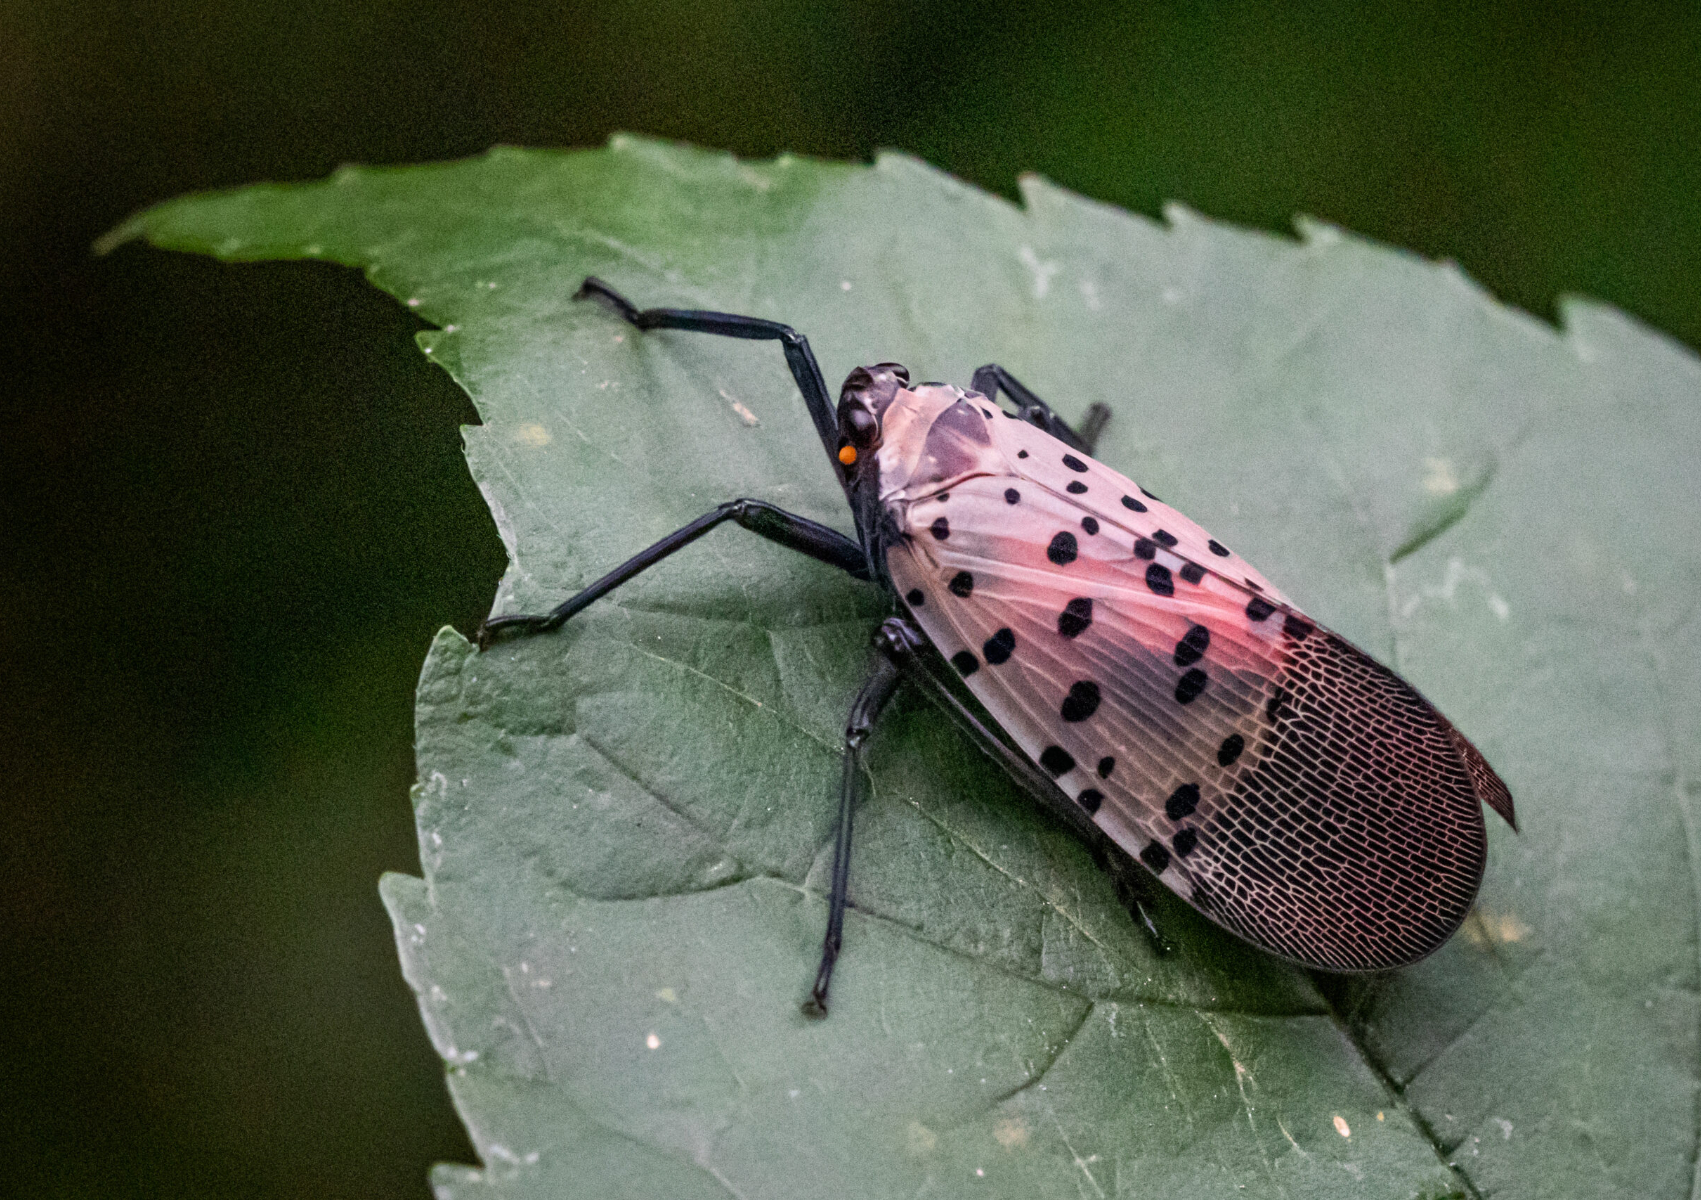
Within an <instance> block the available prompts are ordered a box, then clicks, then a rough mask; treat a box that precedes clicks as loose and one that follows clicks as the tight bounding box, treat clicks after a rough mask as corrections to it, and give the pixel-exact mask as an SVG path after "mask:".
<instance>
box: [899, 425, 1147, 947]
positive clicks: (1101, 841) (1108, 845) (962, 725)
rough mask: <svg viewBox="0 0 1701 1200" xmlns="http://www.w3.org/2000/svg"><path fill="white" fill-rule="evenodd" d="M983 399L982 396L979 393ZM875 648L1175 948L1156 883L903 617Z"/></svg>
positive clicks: (1140, 920)
mask: <svg viewBox="0 0 1701 1200" xmlns="http://www.w3.org/2000/svg"><path fill="white" fill-rule="evenodd" d="M983 394H984V393H983ZM874 644H875V645H876V646H878V647H879V648H880V649H881V651H882V652H883V653H884V654H885V655H886V656H887V657H888V658H890V659H892V660H893V661H894V662H896V663H897V664H898V666H899V668H900V669H901V670H902V671H903V673H904V678H905V679H907V680H908V681H909V682H911V683H913V684H914V685H915V686H916V687H917V688H919V689H920V690H921V691H922V692H923V693H924V694H926V696H927V698H928V699H929V700H931V701H933V703H934V704H935V705H937V706H938V707H939V708H940V709H942V710H943V711H944V713H945V715H946V716H948V717H949V718H951V722H952V724H954V725H956V726H957V728H958V729H960V730H962V731H963V732H964V733H965V734H967V735H968V737H969V740H970V741H972V742H974V744H975V745H976V746H977V747H978V748H979V749H980V751H981V753H983V754H985V755H986V756H987V757H988V758H990V759H991V760H992V761H993V762H994V763H995V764H996V765H997V766H998V767H999V768H1001V769H1002V770H1003V771H1004V773H1005V774H1006V775H1008V776H1009V777H1010V780H1011V782H1013V783H1015V784H1016V786H1017V787H1019V788H1021V789H1022V790H1023V791H1024V792H1026V793H1028V795H1030V796H1032V797H1033V798H1034V799H1035V800H1037V801H1039V802H1040V803H1041V804H1042V805H1044V806H1045V807H1046V808H1047V809H1049V810H1050V811H1051V813H1052V814H1053V815H1054V816H1056V817H1057V818H1058V819H1059V820H1061V821H1062V822H1063V823H1064V824H1065V825H1067V826H1068V827H1069V828H1070V830H1071V831H1073V832H1074V834H1075V835H1076V836H1077V837H1079V838H1080V839H1081V841H1082V842H1084V843H1085V844H1086V847H1087V850H1088V852H1089V853H1091V854H1092V856H1093V861H1094V862H1095V863H1097V864H1098V866H1099V868H1100V869H1101V870H1103V871H1105V872H1106V873H1107V874H1109V875H1110V877H1111V880H1112V882H1113V883H1114V884H1115V886H1116V894H1117V898H1118V899H1120V900H1121V901H1122V903H1123V905H1124V907H1126V908H1127V909H1128V911H1129V912H1130V913H1131V914H1132V915H1133V916H1134V919H1135V921H1136V922H1137V923H1138V924H1139V926H1140V929H1141V932H1143V933H1144V934H1145V935H1146V940H1147V941H1148V942H1149V943H1150V944H1151V947H1152V952H1153V953H1154V954H1156V955H1157V956H1158V957H1159V958H1164V957H1167V956H1168V955H1169V954H1171V953H1172V951H1173V947H1172V946H1171V945H1170V942H1169V939H1168V938H1166V937H1165V936H1164V934H1163V932H1162V931H1161V930H1160V929H1159V928H1158V926H1157V923H1156V922H1155V921H1154V920H1153V919H1152V912H1153V908H1154V904H1155V901H1156V900H1157V897H1158V887H1159V885H1158V884H1157V882H1156V880H1154V879H1153V877H1152V875H1151V873H1150V872H1149V871H1147V870H1146V869H1145V868H1144V867H1142V866H1141V865H1140V864H1138V863H1136V862H1135V861H1134V859H1133V858H1132V857H1130V856H1129V855H1128V854H1127V852H1125V851H1124V850H1123V849H1122V848H1121V847H1120V846H1118V845H1117V844H1116V843H1115V842H1113V841H1111V839H1110V837H1109V836H1108V835H1107V834H1106V833H1105V832H1104V830H1102V829H1100V828H1099V827H1098V825H1097V824H1095V823H1094V822H1093V819H1092V818H1091V817H1090V816H1088V815H1087V813H1086V811H1085V810H1084V809H1083V808H1082V807H1081V806H1080V805H1079V804H1077V803H1075V801H1074V800H1071V799H1070V798H1069V796H1068V795H1067V794H1066V793H1065V792H1064V791H1063V789H1062V788H1060V787H1058V786H1057V784H1056V783H1055V782H1054V781H1053V780H1052V778H1051V777H1050V776H1049V775H1047V774H1046V773H1045V772H1043V771H1041V770H1040V768H1039V767H1037V766H1035V765H1034V764H1033V762H1031V761H1030V760H1029V759H1028V757H1027V756H1026V755H1024V754H1022V753H1021V752H1020V751H1019V750H1017V749H1016V748H1015V747H1014V746H1012V745H1011V744H1010V743H1009V742H1008V741H1006V740H1005V739H1004V738H1002V737H999V736H998V734H997V733H995V732H993V730H992V728H991V727H989V726H988V725H987V723H986V722H984V721H983V720H981V718H980V715H979V714H978V713H976V712H975V710H974V709H973V708H971V707H970V706H969V705H968V704H967V703H966V702H965V701H964V700H963V699H962V698H961V697H960V696H958V695H957V692H956V689H955V686H954V680H953V678H952V675H951V673H950V669H949V668H948V667H947V666H946V665H945V663H944V661H943V659H941V658H940V656H939V654H938V653H937V652H936V651H934V650H932V649H931V647H930V645H929V643H928V641H927V638H926V636H925V635H924V634H923V633H922V632H921V631H920V630H919V629H917V628H916V627H915V626H914V625H912V624H911V623H910V622H909V621H907V620H905V619H904V618H903V617H890V618H888V619H887V620H886V621H885V623H884V624H882V625H881V627H880V631H879V632H878V633H877V634H876V635H875V638H874Z"/></svg>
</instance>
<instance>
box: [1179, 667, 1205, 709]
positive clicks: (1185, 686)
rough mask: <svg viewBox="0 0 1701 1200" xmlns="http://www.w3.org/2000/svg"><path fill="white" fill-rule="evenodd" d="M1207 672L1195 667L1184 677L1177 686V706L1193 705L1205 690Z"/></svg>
mask: <svg viewBox="0 0 1701 1200" xmlns="http://www.w3.org/2000/svg"><path fill="white" fill-rule="evenodd" d="M1206 682H1207V680H1206V676H1205V672H1203V671H1201V670H1200V669H1199V668H1198V667H1194V668H1193V669H1192V670H1191V671H1189V672H1187V674H1185V675H1183V676H1182V677H1181V679H1180V680H1179V681H1177V683H1176V685H1175V702H1176V703H1177V704H1192V703H1193V702H1194V701H1195V700H1197V699H1198V698H1199V697H1200V695H1201V694H1202V693H1203V692H1204V690H1205V684H1206Z"/></svg>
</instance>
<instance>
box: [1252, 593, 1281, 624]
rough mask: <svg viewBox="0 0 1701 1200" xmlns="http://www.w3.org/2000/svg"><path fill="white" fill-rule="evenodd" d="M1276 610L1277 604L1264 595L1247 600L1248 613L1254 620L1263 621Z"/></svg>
mask: <svg viewBox="0 0 1701 1200" xmlns="http://www.w3.org/2000/svg"><path fill="white" fill-rule="evenodd" d="M1275 611H1276V606H1275V605H1274V604H1271V603H1270V602H1269V601H1268V600H1266V599H1264V597H1262V596H1254V597H1252V599H1250V600H1248V601H1247V602H1246V615H1247V616H1249V617H1251V618H1252V619H1253V620H1254V621H1262V620H1264V619H1265V618H1266V617H1268V616H1269V615H1270V614H1271V613H1273V612H1275Z"/></svg>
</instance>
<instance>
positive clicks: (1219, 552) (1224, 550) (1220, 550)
mask: <svg viewBox="0 0 1701 1200" xmlns="http://www.w3.org/2000/svg"><path fill="white" fill-rule="evenodd" d="M1206 544H1207V545H1208V546H1210V547H1211V553H1212V554H1215V555H1216V556H1217V557H1218V558H1227V557H1228V556H1229V549H1228V547H1227V546H1225V545H1223V544H1222V543H1221V542H1219V541H1218V540H1217V539H1216V538H1212V539H1211V540H1210V541H1209V542H1207V543H1206Z"/></svg>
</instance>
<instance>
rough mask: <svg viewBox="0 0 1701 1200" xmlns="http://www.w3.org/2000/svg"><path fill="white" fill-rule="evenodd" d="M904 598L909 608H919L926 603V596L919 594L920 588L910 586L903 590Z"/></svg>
mask: <svg viewBox="0 0 1701 1200" xmlns="http://www.w3.org/2000/svg"><path fill="white" fill-rule="evenodd" d="M904 599H905V600H908V601H909V604H910V607H911V608H920V607H921V606H922V605H923V604H926V603H927V597H926V596H924V595H922V594H921V589H920V588H911V589H910V590H909V591H907V592H905V593H904Z"/></svg>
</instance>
